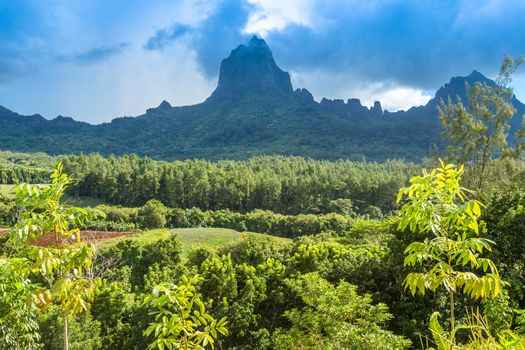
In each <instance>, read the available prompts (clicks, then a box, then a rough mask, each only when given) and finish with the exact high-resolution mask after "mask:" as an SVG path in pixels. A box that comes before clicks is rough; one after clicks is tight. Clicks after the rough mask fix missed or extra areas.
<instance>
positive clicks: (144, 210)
mask: <svg viewBox="0 0 525 350" xmlns="http://www.w3.org/2000/svg"><path fill="white" fill-rule="evenodd" d="M167 214H168V209H167V208H166V207H165V206H164V204H162V203H161V202H160V201H158V200H156V199H152V200H150V201H148V202H147V203H146V204H144V206H143V207H141V208H140V209H139V211H138V219H139V222H140V225H141V226H142V227H143V228H162V227H165V226H166V223H167V219H166V215H167Z"/></svg>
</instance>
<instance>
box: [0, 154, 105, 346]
mask: <svg viewBox="0 0 525 350" xmlns="http://www.w3.org/2000/svg"><path fill="white" fill-rule="evenodd" d="M51 180H52V183H51V184H49V185H30V184H21V185H19V186H18V189H17V191H16V203H17V205H18V206H19V207H20V208H22V214H21V215H20V217H19V220H18V222H17V223H16V225H15V226H14V227H13V229H12V230H11V234H10V237H9V240H8V242H7V245H8V246H10V247H11V248H12V251H13V252H15V255H16V257H18V258H20V259H22V260H23V261H25V263H26V264H28V266H29V270H30V271H31V273H32V274H31V276H30V277H32V278H34V279H35V281H34V282H33V283H36V281H38V282H39V283H38V285H36V286H35V287H34V288H33V289H32V291H31V297H32V300H33V302H34V305H37V306H38V307H39V308H40V309H41V310H45V309H46V308H47V307H48V306H49V305H52V304H58V305H59V307H60V310H61V312H62V318H63V333H64V335H63V338H64V344H63V345H64V350H68V348H69V342H68V317H74V316H75V315H77V314H80V313H82V312H84V311H86V310H87V309H88V308H89V305H90V302H91V301H92V300H93V298H94V295H95V291H96V288H97V284H98V283H97V282H98V281H97V280H95V279H93V278H92V277H90V276H89V273H88V272H89V269H90V268H91V262H92V259H93V257H94V255H95V247H94V246H93V245H92V244H87V243H83V242H82V241H81V236H80V230H79V229H78V227H79V226H81V225H83V224H84V223H86V222H87V221H90V220H93V219H95V218H96V217H99V216H103V214H102V213H101V212H100V211H98V210H94V209H82V208H75V207H69V206H65V205H63V204H62V203H60V199H61V198H62V196H63V194H64V192H65V190H66V188H67V186H68V185H69V184H70V182H71V179H70V178H69V177H68V176H67V175H66V174H64V173H63V172H62V164H61V163H59V164H58V165H57V167H56V168H55V170H54V171H53V173H52V175H51ZM49 236H52V237H53V243H51V244H49V245H47V246H39V245H35V244H32V243H34V242H35V241H36V240H38V239H39V238H41V237H49ZM29 282H31V280H29Z"/></svg>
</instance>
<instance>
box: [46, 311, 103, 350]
mask: <svg viewBox="0 0 525 350" xmlns="http://www.w3.org/2000/svg"><path fill="white" fill-rule="evenodd" d="M62 317H63V315H62V312H61V310H60V308H59V307H57V306H51V307H49V308H48V309H47V310H46V311H45V312H44V313H43V314H42V315H41V316H40V320H39V324H40V332H41V333H42V344H43V345H44V347H45V349H48V350H61V349H62V346H63V342H64V339H63V337H64V334H63V332H62V324H63V319H62ZM100 332H101V325H100V322H98V321H95V320H93V318H92V316H91V315H90V314H89V313H88V312H85V313H83V314H82V315H80V316H79V317H77V318H70V319H69V320H68V337H69V349H71V350H96V349H100V348H101V344H102V343H101V337H100Z"/></svg>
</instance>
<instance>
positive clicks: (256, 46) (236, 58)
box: [208, 36, 293, 100]
mask: <svg viewBox="0 0 525 350" xmlns="http://www.w3.org/2000/svg"><path fill="white" fill-rule="evenodd" d="M249 92H255V93H257V94H263V95H272V96H273V97H275V96H279V95H281V96H283V95H292V94H293V89H292V83H291V81H290V75H289V74H288V73H286V72H284V71H283V70H281V69H280V68H279V67H278V66H277V64H276V63H275V60H274V58H273V54H272V51H271V50H270V48H269V47H268V44H266V41H265V40H264V39H261V38H258V37H256V36H253V37H252V38H251V39H250V41H249V42H248V45H239V46H238V47H237V48H236V49H235V50H233V51H232V52H231V53H230V56H228V58H226V59H224V60H223V61H222V63H221V69H220V74H219V84H218V86H217V88H216V89H215V91H214V92H213V94H212V95H211V96H210V98H209V99H208V100H217V99H224V98H238V97H241V96H242V95H245V94H246V93H249Z"/></svg>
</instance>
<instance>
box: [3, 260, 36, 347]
mask: <svg viewBox="0 0 525 350" xmlns="http://www.w3.org/2000/svg"><path fill="white" fill-rule="evenodd" d="M30 272H31V271H30V266H29V264H28V261H27V260H26V259H21V258H8V257H5V258H0V349H12V350H36V349H39V348H40V347H39V341H40V334H39V333H38V323H37V322H36V319H35V315H36V313H37V309H36V307H35V306H34V305H33V304H31V303H27V298H28V296H29V295H31V293H32V291H33V289H34V288H35V286H34V285H33V284H32V283H31V282H30V281H29V279H28V278H29V274H30Z"/></svg>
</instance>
